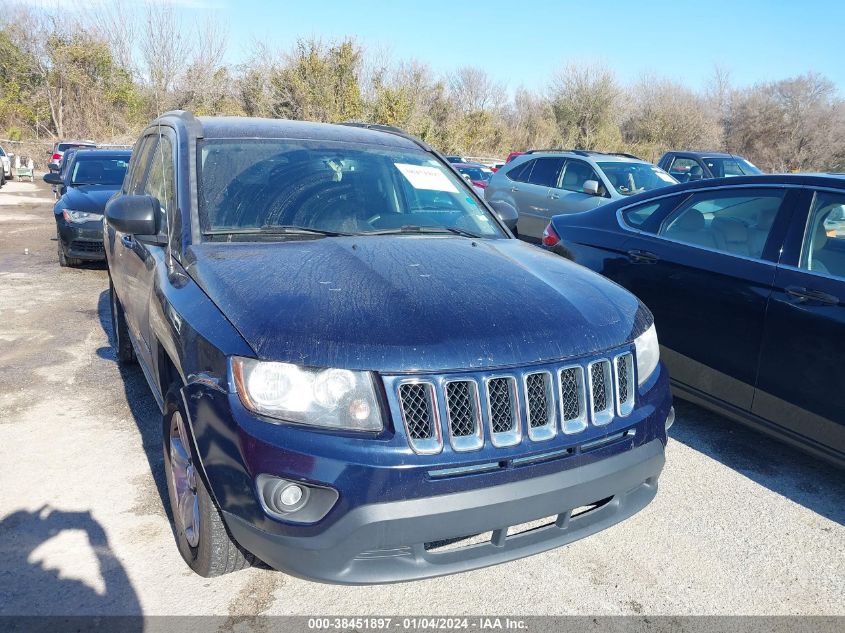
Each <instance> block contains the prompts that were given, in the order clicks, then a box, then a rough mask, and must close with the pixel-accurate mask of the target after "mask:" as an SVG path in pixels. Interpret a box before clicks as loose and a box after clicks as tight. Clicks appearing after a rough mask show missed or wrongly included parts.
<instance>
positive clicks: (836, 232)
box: [799, 191, 845, 278]
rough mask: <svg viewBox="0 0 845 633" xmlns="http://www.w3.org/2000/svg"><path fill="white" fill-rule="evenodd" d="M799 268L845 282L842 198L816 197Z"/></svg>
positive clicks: (822, 193)
mask: <svg viewBox="0 0 845 633" xmlns="http://www.w3.org/2000/svg"><path fill="white" fill-rule="evenodd" d="M799 265H800V267H801V268H803V269H805V270H812V271H813V272H817V273H822V274H826V275H833V276H835V277H843V278H845V194H842V193H831V192H826V191H820V192H818V193H816V195H815V198H814V200H813V206H812V209H811V210H810V217H809V219H808V221H807V231H806V234H805V235H804V245H803V248H802V249H801V262H800V264H799Z"/></svg>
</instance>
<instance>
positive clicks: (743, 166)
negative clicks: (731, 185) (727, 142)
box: [704, 156, 763, 178]
mask: <svg viewBox="0 0 845 633" xmlns="http://www.w3.org/2000/svg"><path fill="white" fill-rule="evenodd" d="M704 163H705V164H706V165H707V168H708V169H709V170H710V171H711V172H713V177H714V178H726V177H730V176H756V175H757V174H762V173H763V172H762V171H760V170H759V169H758V168H757V167H756V166H755V165H752V164H751V163H750V162H748V161H747V160H745V159H744V158H741V157H739V156H735V157H733V158H705V159H704Z"/></svg>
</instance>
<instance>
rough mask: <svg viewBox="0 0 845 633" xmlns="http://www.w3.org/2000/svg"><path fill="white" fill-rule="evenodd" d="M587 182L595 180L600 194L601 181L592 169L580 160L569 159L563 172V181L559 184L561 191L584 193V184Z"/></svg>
mask: <svg viewBox="0 0 845 633" xmlns="http://www.w3.org/2000/svg"><path fill="white" fill-rule="evenodd" d="M588 180H595V181H596V182H597V183H599V188H600V191H599V193H602V191H603V186H602V181H601V179H600V178H599V177H598V176H597V175H596V172H595V171H594V170H593V168H592V167H590V166H589V165H588V164H587V163H585V162H584V161H581V160H572V159H569V160H568V161H566V168H565V169H564V170H563V180H562V181H561V183H560V186H561V188H562V189H566V190H567V191H577V192H578V193H584V183H585V182H587V181H588Z"/></svg>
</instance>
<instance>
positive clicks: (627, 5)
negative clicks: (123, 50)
mask: <svg viewBox="0 0 845 633" xmlns="http://www.w3.org/2000/svg"><path fill="white" fill-rule="evenodd" d="M217 6H218V7H219V8H217V9H212V10H214V11H217V12H219V13H220V14H221V17H225V20H226V23H227V24H228V25H229V37H230V44H231V49H232V50H231V54H232V56H234V57H235V58H237V57H239V56H240V55H243V53H244V50H245V48H246V46H247V43H248V42H249V41H250V39H251V38H253V37H259V38H263V39H265V40H267V41H271V42H274V43H276V44H278V45H281V46H287V45H289V44H290V43H291V42H293V41H294V40H295V39H296V38H297V37H299V36H309V35H317V36H322V37H324V38H327V39H328V38H334V37H342V36H344V35H352V36H355V37H356V38H358V40H359V41H360V42H362V43H363V44H364V45H366V46H367V47H368V48H370V49H380V50H386V51H387V52H388V53H390V54H391V56H393V57H395V58H397V59H398V58H417V59H419V60H420V61H423V62H426V63H428V64H430V65H431V66H432V67H433V68H434V69H435V70H436V71H441V72H448V71H449V70H452V69H454V68H457V67H458V66H461V65H474V66H480V67H482V68H485V69H486V70H487V71H488V72H489V73H490V74H491V75H492V76H493V77H494V79H496V80H497V81H499V82H502V83H505V84H506V85H507V86H508V88H509V89H511V90H512V89H514V88H516V87H517V86H519V85H524V86H526V87H528V88H533V89H540V88H543V87H544V86H545V85H546V83H547V82H548V80H549V78H550V76H551V75H552V74H553V73H554V72H555V69H556V68H559V67H560V66H561V65H562V64H563V63H565V62H566V61H570V60H576V61H578V60H586V61H589V60H601V61H604V62H605V63H606V64H608V65H609V66H610V67H612V68H613V69H614V70H615V71H616V72H617V75H618V77H619V78H620V79H621V80H622V81H623V82H628V81H634V80H636V78H637V77H638V76H639V75H640V74H642V73H646V72H652V73H655V74H657V75H661V76H666V77H668V78H672V79H677V80H681V81H684V82H685V83H687V84H688V85H690V86H692V87H702V86H704V85H705V84H706V82H707V81H708V79H709V77H710V76H711V74H712V72H713V66H714V64H717V63H718V64H720V65H722V66H724V67H725V68H727V69H728V70H730V72H731V77H732V80H733V81H734V82H735V83H736V84H738V85H746V84H751V83H754V82H756V81H764V80H770V79H779V78H784V77H788V76H791V75H795V74H800V73H804V72H807V71H810V70H812V71H816V72H819V73H822V74H824V75H826V76H828V77H829V78H830V79H831V80H833V81H834V82H835V83H836V84H837V86H839V88H840V90H841V89H842V87H843V86H845V53H843V48H842V42H843V38H845V35H843V30H842V29H843V25H845V3H843V2H837V1H831V0H828V1H827V2H818V1H815V0H810V1H808V0H803V1H801V2H797V1H795V2H793V1H783V0H772V1H769V2H764V1H760V0H753V1H747V2H742V1H740V0H734V1H732V2H727V1H724V0H696V1H690V0H674V1H671V2H670V1H665V0H652V1H649V0H633V1H631V0H628V1H624V0H604V1H600V2H596V1H590V0H577V1H575V2H572V1H561V2H549V1H544V2H539V1H531V0H475V1H473V2H454V1H453V2H448V1H441V0H425V1H422V0H421V1H415V2H410V1H398V0H395V1H393V2H389V1H386V0H381V1H379V0H358V1H356V2H349V1H336V0H317V1H315V2H303V1H301V0H300V1H296V2H287V1H277V2H267V1H262V2H246V1H244V2H238V3H237V4H236V3H233V2H231V0H223V1H222V2H221V1H218V2H217ZM236 7H237V8H236Z"/></svg>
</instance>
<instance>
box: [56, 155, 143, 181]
mask: <svg viewBox="0 0 845 633" xmlns="http://www.w3.org/2000/svg"><path fill="white" fill-rule="evenodd" d="M128 165H129V159H128V158H78V159H77V160H76V161H75V162H74V163H73V166H72V167H71V176H70V184H72V185H119V184H121V183H122V182H123V176H124V175H125V174H126V167H127V166H128Z"/></svg>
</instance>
